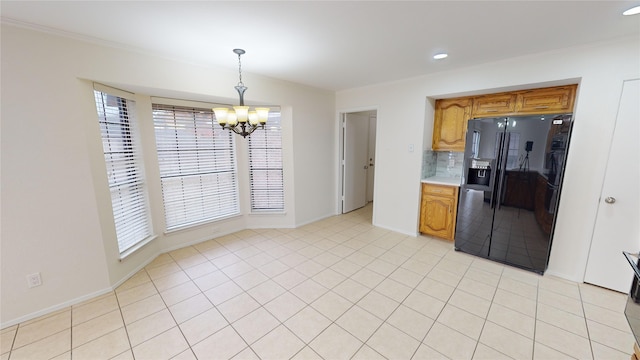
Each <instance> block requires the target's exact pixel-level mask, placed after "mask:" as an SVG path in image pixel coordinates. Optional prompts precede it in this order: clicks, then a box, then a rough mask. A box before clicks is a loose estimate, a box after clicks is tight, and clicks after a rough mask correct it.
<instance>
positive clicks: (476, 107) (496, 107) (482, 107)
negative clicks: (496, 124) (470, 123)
mask: <svg viewBox="0 0 640 360" xmlns="http://www.w3.org/2000/svg"><path fill="white" fill-rule="evenodd" d="M517 98H518V96H517V95H516V94H515V93H500V94H491V95H483V96H476V97H474V98H473V111H472V112H471V117H472V118H476V117H487V116H498V115H504V114H511V113H513V112H514V111H515V110H516V99H517Z"/></svg>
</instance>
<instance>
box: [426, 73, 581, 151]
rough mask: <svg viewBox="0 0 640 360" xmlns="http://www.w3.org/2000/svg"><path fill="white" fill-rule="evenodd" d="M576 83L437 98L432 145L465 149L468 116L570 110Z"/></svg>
mask: <svg viewBox="0 0 640 360" xmlns="http://www.w3.org/2000/svg"><path fill="white" fill-rule="evenodd" d="M577 87H578V85H567V86H555V87H548V88H539V89H531V90H520V91H511V92H503V93H496V94H488V95H482V96H474V97H460V98H452V99H439V100H436V104H435V113H434V118H433V141H432V148H433V150H444V151H460V152H462V151H464V145H465V140H466V132H467V122H468V121H469V119H474V118H487V117H498V116H514V115H538V114H539V115H543V114H554V113H571V112H573V106H574V102H575V96H576V89H577Z"/></svg>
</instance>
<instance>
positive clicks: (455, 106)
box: [432, 98, 472, 151]
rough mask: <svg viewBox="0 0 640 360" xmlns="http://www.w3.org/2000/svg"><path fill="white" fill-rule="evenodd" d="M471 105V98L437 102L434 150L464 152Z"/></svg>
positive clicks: (434, 120) (434, 123) (434, 122)
mask: <svg viewBox="0 0 640 360" xmlns="http://www.w3.org/2000/svg"><path fill="white" fill-rule="evenodd" d="M471 104H472V99H471V98H457V99H441V100H436V108H435V115H434V119H433V143H432V147H433V150H446V151H464V143H465V135H466V132H467V121H469V119H470V118H471Z"/></svg>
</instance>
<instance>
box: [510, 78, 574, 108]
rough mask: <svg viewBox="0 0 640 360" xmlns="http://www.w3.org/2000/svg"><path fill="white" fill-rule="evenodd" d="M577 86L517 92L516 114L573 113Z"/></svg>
mask: <svg viewBox="0 0 640 360" xmlns="http://www.w3.org/2000/svg"><path fill="white" fill-rule="evenodd" d="M576 87H577V85H568V86H558V87H552V88H542V89H534V90H528V91H521V92H518V100H517V103H516V111H517V112H518V114H552V113H563V112H567V113H569V112H573V104H574V101H575V96H576Z"/></svg>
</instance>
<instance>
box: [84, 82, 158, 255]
mask: <svg viewBox="0 0 640 360" xmlns="http://www.w3.org/2000/svg"><path fill="white" fill-rule="evenodd" d="M94 95H95V100H96V108H97V111H98V122H99V123H100V133H101V136H102V148H103V152H104V159H105V163H106V166H107V176H108V179H109V190H110V192H111V204H112V208H113V219H114V222H115V227H116V234H117V238H118V239H117V240H118V248H119V250H120V254H122V253H124V252H125V251H127V250H128V249H130V248H132V247H133V246H135V245H137V244H138V243H140V242H142V241H144V240H145V239H147V238H148V237H150V236H151V226H150V218H149V212H148V206H147V196H146V186H145V181H144V177H143V171H142V160H141V158H140V153H139V150H140V145H139V142H138V140H137V139H138V138H139V137H138V129H137V124H136V121H135V118H134V117H133V112H131V111H130V109H132V108H133V106H134V104H135V102H133V101H131V100H127V99H125V98H121V97H118V96H115V95H110V94H107V93H105V92H101V91H98V90H94Z"/></svg>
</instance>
